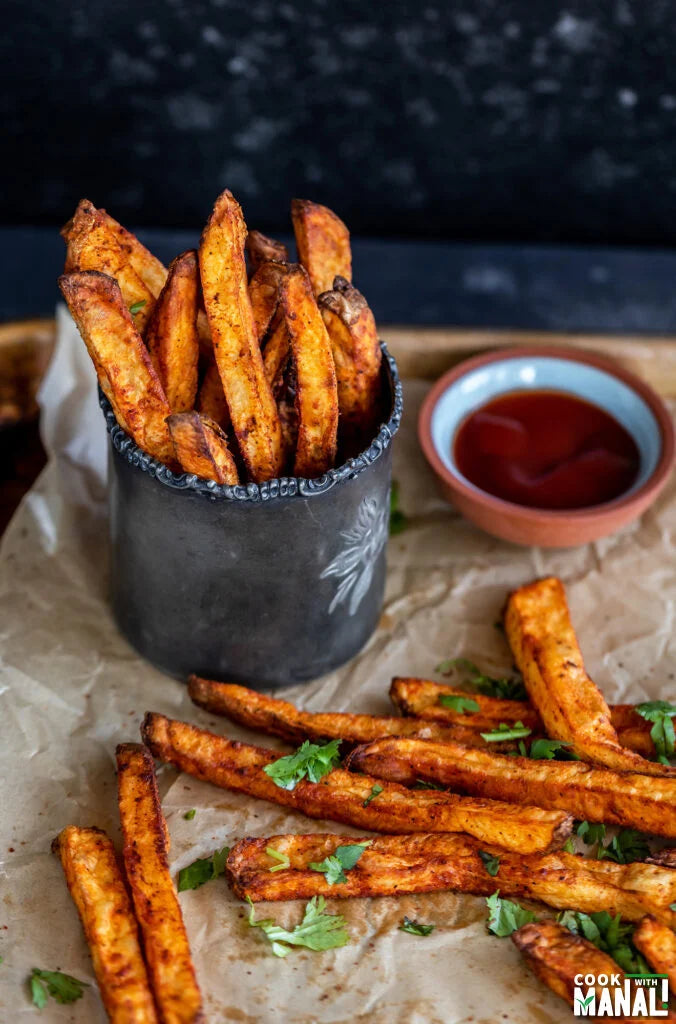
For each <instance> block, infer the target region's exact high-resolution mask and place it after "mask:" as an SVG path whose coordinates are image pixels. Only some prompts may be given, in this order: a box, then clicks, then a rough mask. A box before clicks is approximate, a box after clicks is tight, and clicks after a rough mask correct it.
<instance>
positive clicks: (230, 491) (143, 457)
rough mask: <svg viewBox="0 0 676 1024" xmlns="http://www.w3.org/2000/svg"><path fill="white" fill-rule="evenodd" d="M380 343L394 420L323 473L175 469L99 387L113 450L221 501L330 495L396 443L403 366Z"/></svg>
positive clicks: (158, 476) (178, 487) (167, 482)
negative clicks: (220, 479)
mask: <svg viewBox="0 0 676 1024" xmlns="http://www.w3.org/2000/svg"><path fill="white" fill-rule="evenodd" d="M379 344H380V348H381V351H382V353H383V369H384V370H385V376H386V377H387V381H388V384H389V389H390V399H391V404H390V413H389V416H388V419H387V420H386V421H385V422H384V423H382V424H381V425H380V427H379V429H378V433H377V434H376V436H375V437H374V438H373V439H372V440H371V442H370V443H369V444H368V445H367V447H366V448H365V449H364V450H363V451H362V452H360V453H359V454H358V455H355V456H354V458H351V459H348V460H347V462H344V463H343V464H342V465H341V466H336V467H335V468H334V469H329V470H327V472H326V473H324V474H323V475H322V476H320V477H316V478H314V479H309V478H307V477H298V476H283V477H275V478H274V479H273V480H266V481H264V482H263V483H260V484H255V483H246V484H234V485H231V484H218V483H216V481H215V480H205V479H203V478H202V477H198V476H196V475H195V474H194V473H174V472H173V470H171V469H169V467H168V466H166V465H165V464H164V463H163V462H160V461H159V459H155V458H153V457H152V455H148V453H147V452H144V451H143V449H142V448H139V446H138V445H137V444H136V442H135V441H134V440H133V439H132V438H131V437H130V436H129V434H127V433H126V432H125V431H124V430H123V428H122V427H121V426H120V425H119V423H118V422H117V420H116V418H115V413H114V412H113V409H112V406H111V405H110V402H109V401H108V399H107V398H106V396H105V395H104V394H103V392H102V391H101V389H100V388H99V405H100V406H101V409H102V410H103V415H104V417H105V421H106V429H107V431H108V434H109V435H110V443H111V445H112V447H113V450H114V451H116V452H117V453H118V454H119V455H120V456H121V457H122V458H123V459H124V460H125V461H126V462H128V463H129V464H130V465H131V466H134V467H135V468H137V469H139V470H141V472H142V473H146V474H147V475H148V476H149V477H151V478H154V479H155V480H157V481H158V482H159V483H160V484H163V485H164V486H165V487H168V488H170V489H171V490H174V491H183V492H187V493H193V494H199V495H202V496H205V497H208V498H211V499H212V500H217V501H237V502H245V503H250V504H253V503H259V502H261V501H263V502H264V501H269V500H270V499H271V498H296V497H297V498H309V497H314V496H315V495H318V494H325V493H326V491H329V490H331V489H332V488H333V487H335V486H337V485H338V484H340V483H342V482H343V481H346V480H353V479H354V478H355V477H356V476H358V475H359V474H360V473H363V472H364V470H366V469H368V467H369V466H372V465H373V464H374V463H375V462H377V461H378V459H379V458H380V457H381V456H382V455H383V454H384V453H385V451H386V450H387V449H388V448H389V446H390V445H391V443H392V440H393V438H394V436H395V434H396V433H397V431H398V430H399V427H400V425H401V417H402V414H403V408H404V397H403V388H402V384H401V380H400V377H399V370H398V368H397V363H396V360H395V359H394V356H392V355H391V354H390V352H389V351H388V348H387V345H386V344H385V342H384V341H380V342H379Z"/></svg>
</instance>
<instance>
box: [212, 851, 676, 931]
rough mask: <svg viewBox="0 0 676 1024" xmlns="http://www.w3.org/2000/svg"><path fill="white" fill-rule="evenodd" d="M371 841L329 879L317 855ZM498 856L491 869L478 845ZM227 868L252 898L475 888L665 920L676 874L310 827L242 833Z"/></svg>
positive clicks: (669, 918)
mask: <svg viewBox="0 0 676 1024" xmlns="http://www.w3.org/2000/svg"><path fill="white" fill-rule="evenodd" d="M360 842H369V846H367V847H366V849H365V850H364V852H363V853H362V855H361V856H360V858H359V860H358V861H357V863H356V865H355V867H353V868H352V869H351V870H350V871H348V872H347V873H346V878H347V881H345V882H342V883H336V884H334V885H330V884H329V883H328V882H327V880H326V877H325V875H323V874H322V873H321V872H317V871H313V870H312V869H311V868H310V864H311V863H316V862H318V861H322V860H324V858H325V857H328V856H331V855H332V854H334V853H335V850H336V848H337V847H339V846H342V845H345V844H353V843H360ZM267 847H272V848H273V849H275V850H278V851H279V852H280V853H283V854H284V855H285V856H287V857H288V858H289V861H290V866H289V867H288V868H285V869H281V870H278V871H274V872H271V871H270V867H271V866H273V864H274V863H275V862H274V861H273V859H272V858H271V857H270V855H269V854H268V853H266V848H267ZM480 850H483V852H491V853H493V854H495V856H496V857H497V858H498V859H499V862H500V863H499V867H498V873H497V875H496V876H495V877H493V876H492V875H490V874H489V873H488V871H487V870H486V866H485V864H484V862H483V860H482V859H481V857H480V856H479V851H480ZM227 871H228V875H229V878H230V880H231V882H232V885H233V888H234V890H235V892H236V893H237V895H238V896H242V897H244V896H248V897H250V898H251V899H252V900H254V901H255V900H289V899H294V900H295V899H310V897H312V896H317V895H323V896H392V895H399V894H403V893H413V892H439V891H441V890H449V889H450V890H452V891H455V892H467V893H475V894H477V895H479V896H489V895H490V894H491V893H494V892H495V890H496V889H499V890H500V895H501V896H504V897H509V896H519V897H525V898H531V899H537V900H541V901H542V902H543V903H547V904H548V905H549V906H551V907H557V908H558V909H561V910H563V909H571V910H573V909H574V910H579V911H582V912H583V913H587V914H593V913H596V912H598V911H601V910H607V911H608V912H609V913H610V914H622V917H623V918H625V919H626V920H629V921H638V920H639V919H640V918H641V917H642V916H643V915H644V914H645V912H646V909H647V908H650V909H651V911H652V912H653V913H655V914H656V915H657V916H658V917H659V918H660V920H662V921H665V922H667V923H668V922H676V914H675V913H674V911H673V910H670V909H669V901H670V900H672V899H673V896H674V895H675V894H676V875H675V874H674V873H673V872H669V871H668V870H667V869H666V868H656V867H655V866H654V865H651V864H612V863H610V862H609V861H592V860H587V859H586V858H584V857H577V856H575V855H574V854H570V853H563V852H560V851H558V852H556V853H549V854H545V855H542V854H528V855H526V856H524V855H523V854H522V853H518V852H516V851H507V850H497V849H496V848H495V847H491V848H490V849H489V850H488V851H486V850H485V848H484V847H482V846H481V843H480V842H479V841H478V840H476V839H470V838H468V837H467V836H458V835H448V834H428V835H425V834H424V833H423V834H418V835H395V836H376V837H375V838H374V837H370V838H369V837H363V838H355V837H354V836H345V835H331V834H321V833H320V834H319V835H317V834H311V835H284V836H272V837H268V838H264V839H242V840H240V841H239V842H238V843H236V844H235V846H233V848H232V850H231V851H230V856H229V857H228V862H227Z"/></svg>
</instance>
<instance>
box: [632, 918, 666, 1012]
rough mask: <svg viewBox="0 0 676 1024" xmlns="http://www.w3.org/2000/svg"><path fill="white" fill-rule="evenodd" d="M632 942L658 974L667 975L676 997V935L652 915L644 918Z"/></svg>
mask: <svg viewBox="0 0 676 1024" xmlns="http://www.w3.org/2000/svg"><path fill="white" fill-rule="evenodd" d="M632 942H633V943H634V945H635V946H636V948H637V949H638V951H639V952H640V953H643V956H644V957H645V958H646V960H647V961H648V963H649V964H650V966H651V967H653V968H654V969H655V971H656V973H657V974H666V975H667V977H668V979H669V988H670V989H671V991H672V992H673V993H674V995H676V935H675V934H674V932H673V931H672V929H671V928H669V927H668V926H667V925H666V924H662V923H661V922H660V921H658V920H657V919H656V918H655V917H653V915H652V914H647V915H646V917H644V918H643V919H642V920H641V922H640V924H639V926H638V928H636V930H635V931H634V934H633V935H632Z"/></svg>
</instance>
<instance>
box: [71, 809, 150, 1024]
mask: <svg viewBox="0 0 676 1024" xmlns="http://www.w3.org/2000/svg"><path fill="white" fill-rule="evenodd" d="M52 851H53V852H54V853H56V854H57V855H58V857H59V858H60V860H61V865H62V867H63V871H64V874H65V876H66V883H67V885H68V889H69V891H70V894H71V896H72V897H73V902H74V903H75V906H76V907H77V910H78V913H79V915H80V920H81V921H82V927H83V928H84V933H85V938H86V940H87V945H88V946H89V951H90V953H91V957H92V963H93V965H94V973H95V974H96V980H97V982H98V986H99V991H100V992H101V999H102V1001H103V1005H104V1007H105V1009H106V1013H107V1014H108V1018H109V1020H110V1021H111V1022H112V1024H156V1022H157V1014H156V1012H155V1003H154V1001H153V995H152V991H151V989H150V982H149V981H148V972H147V970H146V965H145V962H144V960H143V954H142V952H141V946H140V943H139V936H138V925H137V924H136V918H135V917H134V911H133V910H132V906H131V902H130V900H129V894H128V893H127V888H126V885H125V881H124V878H123V876H122V872H121V871H120V867H119V865H118V863H117V857H116V856H115V850H114V848H113V844H112V843H111V841H110V839H109V838H108V836H107V835H106V833H105V832H102V831H101V829H98V828H78V827H77V826H76V825H68V826H67V827H66V828H64V829H63V830H62V831H61V832H60V833H59V835H58V836H57V837H56V839H55V840H54V842H53V843H52Z"/></svg>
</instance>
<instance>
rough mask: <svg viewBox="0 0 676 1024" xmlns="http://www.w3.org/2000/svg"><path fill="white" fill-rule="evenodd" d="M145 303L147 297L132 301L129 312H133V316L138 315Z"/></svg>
mask: <svg viewBox="0 0 676 1024" xmlns="http://www.w3.org/2000/svg"><path fill="white" fill-rule="evenodd" d="M145 304H146V300H145V299H139V301H138V302H134V303H132V305H131V306H130V307H129V312H130V313H131V315H132V316H136V314H137V313H140V312H141V310H142V309H143V307H144V306H145Z"/></svg>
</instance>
